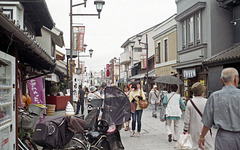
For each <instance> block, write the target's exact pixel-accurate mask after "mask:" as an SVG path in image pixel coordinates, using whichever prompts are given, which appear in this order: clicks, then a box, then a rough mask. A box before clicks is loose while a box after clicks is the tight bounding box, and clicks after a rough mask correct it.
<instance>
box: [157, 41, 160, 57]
mask: <svg viewBox="0 0 240 150" xmlns="http://www.w3.org/2000/svg"><path fill="white" fill-rule="evenodd" d="M157 51H158V60H157V61H158V62H161V43H160V42H159V43H158V49H157Z"/></svg>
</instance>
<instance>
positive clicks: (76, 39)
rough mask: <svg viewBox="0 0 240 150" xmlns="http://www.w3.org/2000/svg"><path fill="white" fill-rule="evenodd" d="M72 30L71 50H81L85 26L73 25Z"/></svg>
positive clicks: (82, 48) (82, 49)
mask: <svg viewBox="0 0 240 150" xmlns="http://www.w3.org/2000/svg"><path fill="white" fill-rule="evenodd" d="M72 32H73V34H72V35H73V41H72V50H73V51H81V52H83V51H84V33H85V26H73V29H72Z"/></svg>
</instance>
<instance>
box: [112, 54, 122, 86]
mask: <svg viewBox="0 0 240 150" xmlns="http://www.w3.org/2000/svg"><path fill="white" fill-rule="evenodd" d="M114 59H115V60H118V63H119V68H118V69H119V74H118V75H119V76H118V78H119V79H118V83H119V87H120V86H121V85H120V68H121V64H120V57H119V58H118V59H117V58H116V57H114Z"/></svg>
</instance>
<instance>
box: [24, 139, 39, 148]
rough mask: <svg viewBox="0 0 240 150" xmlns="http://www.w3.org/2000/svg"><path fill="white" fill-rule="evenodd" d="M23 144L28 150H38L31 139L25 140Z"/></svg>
mask: <svg viewBox="0 0 240 150" xmlns="http://www.w3.org/2000/svg"><path fill="white" fill-rule="evenodd" d="M23 143H24V144H25V145H26V146H27V147H28V149H29V150H38V148H37V146H36V144H35V143H33V142H32V140H31V139H25V140H24V141H23Z"/></svg>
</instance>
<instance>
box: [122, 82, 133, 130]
mask: <svg viewBox="0 0 240 150" xmlns="http://www.w3.org/2000/svg"><path fill="white" fill-rule="evenodd" d="M123 92H124V93H125V94H126V95H127V97H128V98H129V94H130V92H131V90H130V88H129V86H128V85H127V84H124V85H123ZM129 119H130V118H129ZM129 124H130V120H129V121H127V122H126V125H125V126H126V128H125V131H128V130H130V127H129Z"/></svg>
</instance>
